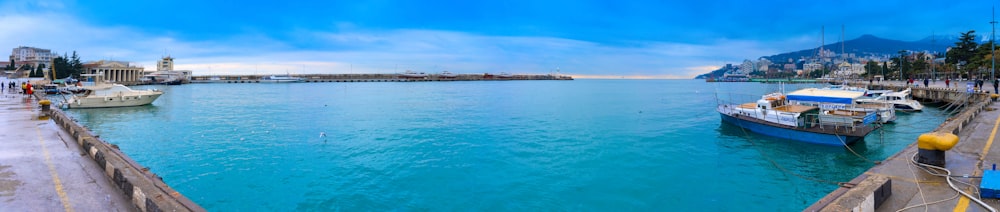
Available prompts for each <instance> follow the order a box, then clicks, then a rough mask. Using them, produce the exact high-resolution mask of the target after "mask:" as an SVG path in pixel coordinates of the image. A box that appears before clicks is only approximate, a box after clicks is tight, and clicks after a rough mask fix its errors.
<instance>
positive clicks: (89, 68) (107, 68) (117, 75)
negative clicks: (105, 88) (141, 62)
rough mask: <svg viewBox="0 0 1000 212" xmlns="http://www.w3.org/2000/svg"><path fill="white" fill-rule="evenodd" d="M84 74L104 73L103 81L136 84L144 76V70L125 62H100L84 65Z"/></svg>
mask: <svg viewBox="0 0 1000 212" xmlns="http://www.w3.org/2000/svg"><path fill="white" fill-rule="evenodd" d="M83 68H84V71H83V72H84V73H86V74H99V73H103V74H104V76H103V80H105V81H109V82H116V83H135V82H138V81H139V78H141V77H142V75H143V74H144V73H143V71H144V68H143V67H141V66H135V65H131V64H130V63H129V62H125V61H112V60H99V61H92V62H86V63H84V64H83Z"/></svg>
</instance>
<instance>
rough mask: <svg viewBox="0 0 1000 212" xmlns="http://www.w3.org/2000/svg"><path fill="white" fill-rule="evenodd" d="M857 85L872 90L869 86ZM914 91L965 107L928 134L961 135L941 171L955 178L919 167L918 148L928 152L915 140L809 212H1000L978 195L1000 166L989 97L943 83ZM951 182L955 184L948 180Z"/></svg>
mask: <svg viewBox="0 0 1000 212" xmlns="http://www.w3.org/2000/svg"><path fill="white" fill-rule="evenodd" d="M956 84H958V83H956ZM855 85H859V86H869V84H868V82H858V83H856V84H855ZM871 86H873V87H879V88H890V89H903V88H904V87H907V86H906V85H905V84H904V83H899V82H894V83H876V84H874V85H871ZM911 89H913V95H914V97H916V98H921V99H924V100H927V101H940V102H950V103H957V104H962V106H961V107H963V108H964V109H962V110H961V112H957V113H956V115H954V116H952V117H951V118H949V119H948V120H947V121H945V122H944V123H941V124H940V125H939V126H938V127H937V128H935V129H934V130H933V131H929V132H926V133H932V132H942V133H952V134H955V135H957V136H958V143H957V145H955V146H954V147H953V148H951V149H950V150H949V151H944V154H945V156H946V157H945V160H944V161H942V162H944V165H942V168H945V169H947V170H948V172H947V175H950V176H948V177H945V176H941V174H942V173H944V172H940V173H939V172H931V171H925V170H927V169H928V168H926V167H921V166H918V165H916V163H917V159H916V158H915V157H916V156H917V152H918V149H922V148H927V147H923V145H917V144H918V142H917V141H913V143H912V144H910V145H909V146H907V147H906V148H905V149H903V150H902V151H899V152H897V153H895V154H894V155H893V156H891V157H889V158H887V159H885V160H882V161H878V162H876V164H875V166H874V167H872V168H871V169H869V170H867V171H865V172H864V173H862V174H860V175H858V176H857V177H855V178H854V179H852V180H851V181H849V182H844V183H841V184H840V186H839V188H837V189H836V190H834V191H832V192H830V193H829V194H828V195H826V196H825V197H823V198H822V199H820V200H818V201H816V202H815V203H813V205H811V206H810V207H808V208H806V209H805V211H851V210H854V211H900V210H907V209H914V210H921V209H924V210H929V211H990V210H992V209H991V208H1000V201H998V200H997V199H993V198H981V194H980V193H981V192H985V191H980V190H979V188H980V183H981V181H982V180H983V173H984V170H988V169H992V168H991V167H995V164H996V163H997V162H998V161H1000V156H998V155H997V154H995V153H993V154H991V153H992V152H994V151H997V150H1000V149H998V148H997V147H996V146H994V145H992V144H993V142H994V139H995V138H996V133H997V126H998V125H1000V111H998V110H997V109H996V107H995V105H994V104H993V101H992V100H991V98H990V95H989V94H988V93H986V92H972V93H970V92H967V90H966V87H964V85H963V86H962V87H958V86H957V85H951V86H947V87H946V85H945V84H944V83H943V82H935V83H933V84H930V85H929V86H927V87H916V88H912V87H911ZM984 89H988V88H984ZM945 161H946V162H945ZM949 177H950V178H952V179H947V178H949ZM983 186H985V185H983ZM953 188H954V189H953ZM959 192H962V193H964V194H961V193H959ZM965 194H969V195H971V197H972V198H969V196H966V195H965ZM982 195H985V194H982ZM980 204H984V205H986V206H989V207H991V208H986V207H984V206H983V205H980Z"/></svg>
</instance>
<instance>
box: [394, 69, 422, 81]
mask: <svg viewBox="0 0 1000 212" xmlns="http://www.w3.org/2000/svg"><path fill="white" fill-rule="evenodd" d="M397 76H398V77H399V78H421V79H422V78H425V77H427V74H425V73H424V72H419V73H418V72H414V71H410V70H406V72H403V73H401V74H399V75H397Z"/></svg>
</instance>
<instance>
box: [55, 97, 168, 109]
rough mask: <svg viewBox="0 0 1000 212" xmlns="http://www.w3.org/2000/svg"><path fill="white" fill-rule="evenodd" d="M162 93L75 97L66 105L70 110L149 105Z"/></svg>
mask: <svg viewBox="0 0 1000 212" xmlns="http://www.w3.org/2000/svg"><path fill="white" fill-rule="evenodd" d="M160 95H162V93H149V94H140V95H125V96H104V97H102V96H92V97H73V99H71V100H69V102H68V103H67V104H66V106H67V107H68V108H106V107H130V106H140V105H148V104H151V103H153V101H156V98H159V97H160Z"/></svg>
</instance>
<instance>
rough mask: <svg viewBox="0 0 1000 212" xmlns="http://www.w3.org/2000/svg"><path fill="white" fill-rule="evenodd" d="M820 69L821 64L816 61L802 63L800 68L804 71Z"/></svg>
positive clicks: (821, 67)
mask: <svg viewBox="0 0 1000 212" xmlns="http://www.w3.org/2000/svg"><path fill="white" fill-rule="evenodd" d="M822 69H823V64H819V63H816V62H809V63H805V64H802V70H803V71H806V72H811V71H815V70H822Z"/></svg>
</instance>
